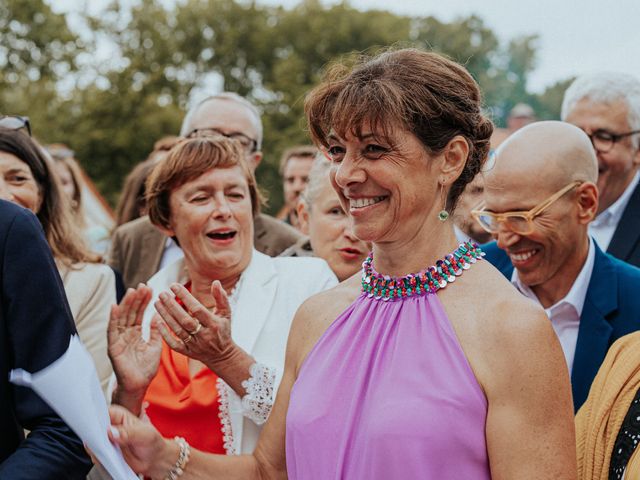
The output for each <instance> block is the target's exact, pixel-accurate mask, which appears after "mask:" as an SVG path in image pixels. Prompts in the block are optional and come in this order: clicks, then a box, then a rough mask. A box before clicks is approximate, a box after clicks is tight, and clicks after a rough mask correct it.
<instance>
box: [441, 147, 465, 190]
mask: <svg viewBox="0 0 640 480" xmlns="http://www.w3.org/2000/svg"><path fill="white" fill-rule="evenodd" d="M443 153H444V155H443V160H442V165H441V167H440V176H441V177H445V178H447V179H451V182H450V183H449V182H447V183H449V185H451V184H452V183H453V182H454V181H455V180H457V179H458V177H459V176H460V174H461V173H462V171H463V170H464V166H465V165H466V164H467V158H468V156H469V144H468V143H467V140H466V139H465V138H464V137H463V136H462V135H456V136H455V137H453V138H452V139H451V140H449V143H447V145H446V147H444V152H443Z"/></svg>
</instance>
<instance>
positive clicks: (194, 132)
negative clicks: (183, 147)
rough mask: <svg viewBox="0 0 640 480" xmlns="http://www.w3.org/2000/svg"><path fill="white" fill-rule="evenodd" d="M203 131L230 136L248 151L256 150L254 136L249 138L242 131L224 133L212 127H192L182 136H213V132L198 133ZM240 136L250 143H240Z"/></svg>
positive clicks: (256, 145) (256, 144)
mask: <svg viewBox="0 0 640 480" xmlns="http://www.w3.org/2000/svg"><path fill="white" fill-rule="evenodd" d="M205 131H209V132H214V134H215V135H221V136H223V137H226V138H230V139H231V140H236V141H238V142H239V143H240V145H242V147H243V148H245V149H248V152H249V153H254V152H257V151H258V141H257V140H256V139H254V138H251V137H250V136H249V135H245V134H244V133H241V132H234V133H224V132H223V131H222V130H219V129H217V128H214V127H206V128H194V129H193V130H191V131H190V132H189V133H187V134H186V135H185V136H184V138H197V137H199V136H204V137H206V136H215V135H213V134H211V135H207V134H204V135H198V132H205ZM241 138H246V139H247V140H248V141H249V142H250V143H249V144H248V145H245V144H244V143H242V140H241Z"/></svg>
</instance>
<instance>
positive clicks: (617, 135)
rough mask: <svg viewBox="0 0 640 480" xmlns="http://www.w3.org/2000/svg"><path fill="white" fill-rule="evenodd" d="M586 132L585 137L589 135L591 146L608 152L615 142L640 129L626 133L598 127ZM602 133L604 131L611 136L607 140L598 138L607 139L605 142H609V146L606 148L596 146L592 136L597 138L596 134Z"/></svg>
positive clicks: (639, 131) (636, 132) (599, 150)
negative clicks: (612, 131)
mask: <svg viewBox="0 0 640 480" xmlns="http://www.w3.org/2000/svg"><path fill="white" fill-rule="evenodd" d="M584 133H586V135H587V137H589V140H590V141H591V145H592V146H593V148H594V149H595V150H596V151H598V152H601V153H609V152H610V151H611V150H613V147H615V145H616V143H618V142H619V141H620V140H622V139H623V138H626V137H630V136H631V135H636V134H638V133H640V130H632V131H630V132H626V133H611V132H610V131H609V130H605V129H604V128H599V129H597V130H595V131H593V132H591V133H587V132H584ZM602 133H606V134H607V135H610V136H611V139H609V140H603V139H602V138H600V141H607V142H611V146H610V147H609V148H607V149H603V148H598V147H596V143H595V140H594V137H596V138H597V136H596V135H597V134H602Z"/></svg>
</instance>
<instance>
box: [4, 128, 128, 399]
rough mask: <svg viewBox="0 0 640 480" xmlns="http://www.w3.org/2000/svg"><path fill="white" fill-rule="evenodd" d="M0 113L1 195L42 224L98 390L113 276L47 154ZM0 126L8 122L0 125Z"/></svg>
mask: <svg viewBox="0 0 640 480" xmlns="http://www.w3.org/2000/svg"><path fill="white" fill-rule="evenodd" d="M7 118H9V117H5V121H2V120H1V119H0V198H2V199H4V200H8V201H11V202H13V203H17V204H18V205H20V206H22V207H24V208H27V209H29V210H31V211H32V212H33V213H35V214H36V215H37V217H38V219H39V220H40V223H41V224H42V228H43V229H44V232H45V235H46V238H47V240H48V242H49V246H50V247H51V250H52V252H53V256H54V258H55V260H56V263H57V266H58V270H59V272H60V276H61V277H62V281H63V283H64V288H65V292H66V294H67V299H68V300H69V306H70V307H71V313H72V314H73V318H74V320H75V323H76V328H77V330H78V334H79V336H80V339H81V340H82V342H83V343H84V345H85V346H86V348H87V350H88V351H89V353H90V354H91V357H92V358H93V361H94V363H95V366H96V369H97V372H98V378H99V379H100V381H101V386H102V388H103V391H105V392H106V390H107V385H108V383H109V378H110V377H111V374H112V368H111V363H110V362H109V357H108V356H107V334H106V332H107V322H108V319H109V311H110V308H111V305H112V304H113V303H114V301H115V299H116V290H115V279H114V275H113V272H112V271H111V269H110V268H109V267H107V266H106V265H103V264H101V263H100V257H99V256H98V255H96V254H95V253H92V252H91V251H90V250H89V249H88V248H87V246H86V245H85V244H84V242H83V241H82V234H81V232H80V231H79V230H78V228H77V225H76V224H75V222H74V221H73V219H72V217H71V215H72V213H71V212H72V210H71V206H70V204H69V199H68V198H67V196H66V195H65V194H64V193H63V191H62V188H61V185H60V182H59V180H58V178H57V176H56V174H55V173H54V170H53V167H52V165H51V164H50V162H49V161H48V160H47V158H46V156H45V155H46V154H45V153H44V150H43V149H42V147H41V146H40V145H38V144H37V143H36V142H35V141H34V140H33V139H32V138H31V137H29V135H28V131H29V130H28V129H27V128H26V126H27V125H28V123H26V120H24V119H22V123H21V122H20V121H19V120H21V117H11V122H8V121H6V119H7ZM2 125H4V126H5V127H9V128H3V126H2Z"/></svg>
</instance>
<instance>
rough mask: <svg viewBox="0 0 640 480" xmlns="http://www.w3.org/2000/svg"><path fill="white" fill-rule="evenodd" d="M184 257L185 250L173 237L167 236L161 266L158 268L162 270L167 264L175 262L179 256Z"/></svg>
mask: <svg viewBox="0 0 640 480" xmlns="http://www.w3.org/2000/svg"><path fill="white" fill-rule="evenodd" d="M182 257H184V252H183V251H182V249H181V248H180V247H179V246H178V244H177V243H176V242H175V240H174V239H173V238H171V237H168V238H167V241H166V242H165V243H164V250H163V251H162V258H161V259H160V267H158V270H162V269H163V268H164V267H166V266H167V265H171V264H172V263H175V262H176V261H177V260H178V259H179V258H182Z"/></svg>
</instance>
